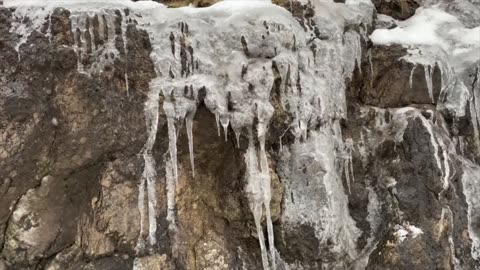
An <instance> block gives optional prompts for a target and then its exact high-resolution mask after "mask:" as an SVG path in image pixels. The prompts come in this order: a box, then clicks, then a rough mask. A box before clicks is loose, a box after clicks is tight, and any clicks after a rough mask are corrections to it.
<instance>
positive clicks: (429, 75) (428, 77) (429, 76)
mask: <svg viewBox="0 0 480 270" xmlns="http://www.w3.org/2000/svg"><path fill="white" fill-rule="evenodd" d="M423 67H424V71H425V72H424V73H425V81H426V82H427V88H428V94H429V96H430V99H431V100H432V102H434V101H435V100H434V98H433V70H434V67H432V66H430V65H424V66H423Z"/></svg>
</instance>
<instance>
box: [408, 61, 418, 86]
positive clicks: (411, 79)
mask: <svg viewBox="0 0 480 270" xmlns="http://www.w3.org/2000/svg"><path fill="white" fill-rule="evenodd" d="M416 68H417V64H413V68H412V71H410V79H409V80H408V82H409V84H410V89H412V87H413V73H414V72H415V69H416Z"/></svg>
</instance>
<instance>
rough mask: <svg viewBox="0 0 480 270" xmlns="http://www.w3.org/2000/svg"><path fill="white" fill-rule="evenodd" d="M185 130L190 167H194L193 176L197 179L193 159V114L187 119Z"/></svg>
mask: <svg viewBox="0 0 480 270" xmlns="http://www.w3.org/2000/svg"><path fill="white" fill-rule="evenodd" d="M185 128H186V129H187V137H188V151H189V153H190V165H191V166H192V176H193V177H194V178H195V162H194V157H193V131H192V129H193V114H189V115H187V117H185Z"/></svg>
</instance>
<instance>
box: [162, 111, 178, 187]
mask: <svg viewBox="0 0 480 270" xmlns="http://www.w3.org/2000/svg"><path fill="white" fill-rule="evenodd" d="M165 106H166V103H164V107H165ZM167 122H168V145H169V150H170V159H171V162H172V169H173V177H174V179H175V183H177V181H178V167H177V132H176V131H175V120H174V119H173V117H172V116H168V117H167Z"/></svg>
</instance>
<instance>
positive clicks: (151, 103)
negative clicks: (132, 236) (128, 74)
mask: <svg viewBox="0 0 480 270" xmlns="http://www.w3.org/2000/svg"><path fill="white" fill-rule="evenodd" d="M150 87H151V89H150V92H149V94H148V99H147V101H146V102H145V120H146V126H147V134H148V137H147V141H146V142H145V145H144V147H143V150H142V155H143V159H144V162H145V165H144V168H143V173H142V178H141V180H140V185H139V195H138V208H139V212H140V219H141V221H140V236H139V239H138V242H137V251H141V249H143V247H144V244H143V232H144V227H145V225H144V224H143V220H144V216H145V206H144V204H145V185H146V189H147V205H148V223H149V230H148V240H149V243H150V245H152V246H153V245H155V243H156V231H157V219H156V206H157V197H156V194H155V182H156V176H157V174H156V169H155V167H156V166H155V159H154V158H153V156H152V149H153V145H154V144H155V140H156V137H157V129H158V114H159V112H158V110H159V97H158V95H159V92H160V88H159V87H155V86H152V85H151V86H150Z"/></svg>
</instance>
